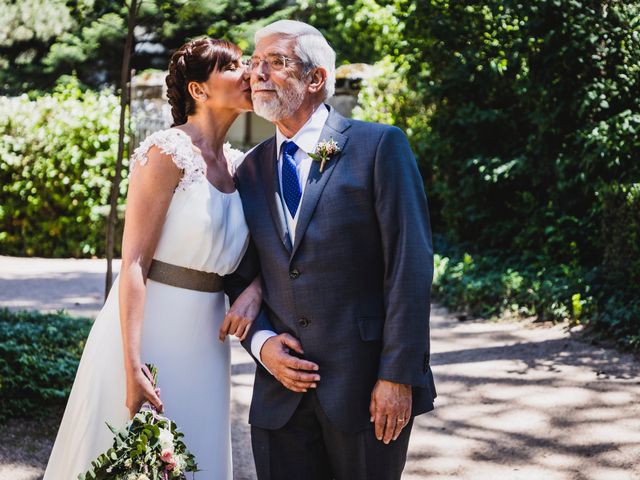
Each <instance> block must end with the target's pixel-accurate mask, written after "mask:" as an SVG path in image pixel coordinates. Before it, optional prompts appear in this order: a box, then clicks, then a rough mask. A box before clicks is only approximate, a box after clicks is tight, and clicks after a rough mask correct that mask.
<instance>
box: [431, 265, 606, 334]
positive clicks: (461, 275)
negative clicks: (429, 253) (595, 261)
mask: <svg viewBox="0 0 640 480" xmlns="http://www.w3.org/2000/svg"><path fill="white" fill-rule="evenodd" d="M587 276H588V275H587V272H584V271H581V270H580V268H579V267H578V266H576V265H557V266H553V267H549V266H547V265H544V264H536V262H535V261H530V262H525V261H523V260H522V259H517V258H516V259H511V260H503V259H502V258H501V257H500V256H497V255H476V256H471V255H470V254H468V253H465V254H463V255H461V256H455V257H445V256H441V255H436V256H435V275H434V286H433V292H434V295H435V296H436V298H437V299H438V300H439V301H441V302H443V304H444V305H446V306H448V307H451V308H454V309H461V310H463V311H465V312H466V313H468V314H470V315H473V316H481V317H498V316H503V315H515V316H527V317H530V316H535V317H537V318H538V319H541V320H551V321H559V320H571V321H574V322H580V320H581V318H582V317H583V316H585V315H587V314H590V313H592V312H593V311H594V309H595V302H594V299H593V297H592V296H591V287H590V286H589V285H588V284H587V283H586V282H585V281H584V279H585V278H586V277H587Z"/></svg>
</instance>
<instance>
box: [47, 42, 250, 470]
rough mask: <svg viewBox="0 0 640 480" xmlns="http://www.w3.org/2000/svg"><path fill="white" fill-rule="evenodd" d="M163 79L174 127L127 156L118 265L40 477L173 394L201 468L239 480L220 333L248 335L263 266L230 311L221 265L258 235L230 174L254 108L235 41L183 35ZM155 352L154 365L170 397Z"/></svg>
mask: <svg viewBox="0 0 640 480" xmlns="http://www.w3.org/2000/svg"><path fill="white" fill-rule="evenodd" d="M167 87H168V97H169V102H170V104H171V107H172V115H173V119H174V125H173V127H172V128H170V129H168V130H164V131H160V132H156V133H154V134H152V135H151V136H150V137H149V138H147V139H146V140H145V141H144V142H143V143H142V144H141V145H140V147H139V148H138V149H137V150H136V151H135V153H134V154H133V156H132V159H131V166H130V172H131V173H130V181H129V192H128V195H127V210H126V216H125V228H124V236H123V241H122V267H121V271H120V275H119V277H118V279H117V281H116V282H115V284H114V287H113V289H112V291H111V294H110V295H109V298H108V299H107V301H106V303H105V305H104V307H103V309H102V311H101V312H100V314H99V315H98V318H97V319H96V322H95V324H94V326H93V328H92V330H91V333H90V335H89V338H88V340H87V344H86V346H85V350H84V353H83V355H82V360H81V362H80V366H79V368H78V373H77V375H76V380H75V382H74V385H73V388H72V391H71V396H70V398H69V402H68V404H67V408H66V411H65V414H64V418H63V420H62V424H61V426H60V430H59V432H58V436H57V438H56V442H55V445H54V448H53V451H52V454H51V457H50V459H49V464H48V466H47V470H46V472H45V476H44V479H45V480H73V479H75V478H77V475H78V474H79V473H81V472H84V471H85V470H86V469H87V468H88V467H89V463H90V461H91V460H92V459H94V458H95V457H96V456H97V455H98V454H99V453H101V452H103V451H105V450H106V449H107V448H109V447H110V446H111V441H112V434H111V432H110V431H109V429H108V428H107V426H106V425H105V422H108V423H109V424H111V425H114V426H117V427H120V426H122V425H123V424H124V423H125V422H126V421H127V419H128V418H130V417H132V416H133V415H134V414H135V413H136V412H137V411H138V409H139V408H140V406H141V405H142V403H143V402H145V401H149V402H151V403H152V404H153V405H155V406H156V407H157V408H158V409H159V410H160V411H162V410H163V408H164V407H165V406H166V414H167V415H168V416H169V417H170V418H171V419H172V420H174V421H175V422H176V423H177V424H178V426H179V428H180V429H181V430H182V431H183V433H184V434H185V443H186V445H187V447H188V448H189V449H190V450H191V452H192V453H194V454H195V456H196V459H197V462H198V467H199V468H200V470H201V472H199V473H197V474H196V479H198V480H221V479H222V480H223V479H231V478H232V472H231V439H230V436H231V435H230V422H229V403H230V395H229V390H230V378H229V377H230V359H229V354H230V352H229V344H228V342H224V338H225V336H226V335H227V334H235V335H236V336H238V337H240V338H243V337H244V336H245V335H246V333H247V330H248V328H249V326H250V323H251V321H252V320H253V318H254V317H255V315H256V314H257V309H258V305H259V304H260V302H261V290H260V282H259V279H258V278H256V279H255V280H254V281H253V283H251V285H250V286H249V287H248V288H247V289H246V290H245V291H244V292H243V293H242V295H241V296H240V297H239V298H238V299H237V301H236V302H235V303H234V305H233V307H232V309H231V311H230V315H228V316H227V318H226V321H224V317H225V313H224V312H225V300H224V293H223V292H222V291H221V286H220V283H221V279H220V276H223V275H227V274H230V273H232V272H234V270H235V269H236V268H237V267H238V265H239V263H240V261H241V259H242V257H243V255H244V253H245V251H246V249H247V245H248V242H249V232H248V229H247V226H246V224H245V221H244V216H243V212H242V204H241V202H240V196H239V194H238V192H237V191H236V190H235V187H234V182H233V178H232V171H233V163H234V162H237V160H238V159H239V157H240V156H241V154H240V152H237V151H233V150H231V148H230V147H229V146H228V144H225V143H224V139H225V136H226V134H227V131H228V129H229V127H230V126H231V124H232V123H233V121H234V120H235V119H236V118H237V116H238V115H239V114H240V113H241V112H244V111H248V110H251V93H250V89H249V84H248V82H247V78H246V75H245V70H244V67H243V65H242V63H241V51H240V49H239V48H238V47H237V46H235V45H234V44H232V43H229V42H226V41H221V40H212V39H200V40H195V41H192V42H189V43H187V44H185V45H184V46H182V47H181V48H180V49H179V50H178V51H176V53H175V54H174V55H173V56H172V58H171V62H170V65H169V75H168V77H167ZM218 338H219V339H220V340H223V342H220V341H219V340H218ZM123 360H124V361H123ZM147 362H149V363H154V364H155V365H156V366H157V367H158V371H159V384H160V386H161V388H162V393H161V398H160V396H159V395H158V394H157V392H155V391H154V389H153V387H152V385H151V382H150V380H149V377H148V372H147V371H146V370H143V369H144V367H143V365H144V363H147ZM125 399H126V401H125Z"/></svg>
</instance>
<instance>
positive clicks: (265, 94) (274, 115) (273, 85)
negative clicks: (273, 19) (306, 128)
mask: <svg viewBox="0 0 640 480" xmlns="http://www.w3.org/2000/svg"><path fill="white" fill-rule="evenodd" d="M295 42H296V40H295V39H292V38H287V37H285V36H282V35H271V36H269V37H265V38H263V39H261V40H260V41H259V42H258V43H257V44H256V48H255V50H254V52H253V56H252V57H251V58H252V60H251V61H252V68H251V79H250V83H251V98H252V99H253V109H254V111H255V112H256V113H257V114H258V115H260V116H261V117H264V118H266V119H267V120H269V121H270V122H278V121H280V120H283V119H285V118H288V117H291V116H292V115H293V114H294V113H295V112H296V111H297V110H298V109H299V108H300V106H301V105H302V102H303V101H304V99H305V96H306V94H307V84H306V82H305V81H304V80H303V79H302V78H301V77H302V63H301V62H300V59H299V58H298V57H297V56H296V55H295V53H294V48H295Z"/></svg>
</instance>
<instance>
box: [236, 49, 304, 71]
mask: <svg viewBox="0 0 640 480" xmlns="http://www.w3.org/2000/svg"><path fill="white" fill-rule="evenodd" d="M269 57H271V58H269ZM254 60H257V61H258V62H257V63H256V64H255V66H253V63H254ZM276 60H280V61H282V66H281V67H274V63H273V62H274V61H276ZM263 62H265V63H266V64H267V65H268V66H269V71H271V72H281V71H283V70H286V69H287V68H289V67H290V66H291V65H292V64H296V63H302V62H301V61H300V60H297V59H295V58H291V57H287V56H286V55H282V54H279V53H271V54H267V56H266V58H260V57H251V58H248V59H246V60H245V61H244V62H243V63H244V65H245V67H246V69H247V71H248V72H249V73H252V72H254V71H256V70H259V69H260V66H261V65H262V63H263Z"/></svg>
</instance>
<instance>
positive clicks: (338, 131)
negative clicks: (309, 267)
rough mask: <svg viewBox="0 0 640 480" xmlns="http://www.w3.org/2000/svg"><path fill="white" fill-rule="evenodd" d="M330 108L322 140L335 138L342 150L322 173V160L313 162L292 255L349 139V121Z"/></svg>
mask: <svg viewBox="0 0 640 480" xmlns="http://www.w3.org/2000/svg"><path fill="white" fill-rule="evenodd" d="M329 108H330V111H329V117H328V118H327V122H326V123H325V125H324V128H323V129H322V133H321V134H320V142H322V141H324V140H330V139H331V138H333V140H335V141H336V143H337V144H338V147H339V148H340V151H339V152H338V153H337V154H335V155H333V156H332V157H330V158H329V160H328V161H327V163H326V164H325V167H324V170H323V172H322V173H320V162H316V161H314V162H312V164H311V169H310V171H309V178H308V180H307V184H306V186H305V190H304V195H303V196H302V205H301V206H300V216H299V217H298V225H297V227H296V235H295V237H296V238H295V242H294V244H293V250H292V251H291V256H292V257H293V256H294V255H295V254H296V251H297V250H298V247H299V246H300V243H301V242H302V238H303V237H304V234H305V233H306V231H307V227H308V226H309V222H310V221H311V217H312V216H313V212H314V211H315V209H316V206H317V205H318V201H319V200H320V196H321V195H322V191H323V190H324V187H325V186H326V184H327V182H328V181H329V179H330V178H331V174H332V173H333V171H334V169H335V166H336V165H337V164H338V161H339V160H340V158H341V157H342V152H343V150H344V146H345V144H346V143H347V140H348V137H347V136H346V135H344V134H343V132H344V131H345V130H347V129H348V128H349V126H350V125H349V122H348V121H347V120H346V119H345V118H344V117H343V116H342V115H340V114H339V113H337V112H336V111H335V109H333V108H331V107H329ZM276 179H277V176H276Z"/></svg>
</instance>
